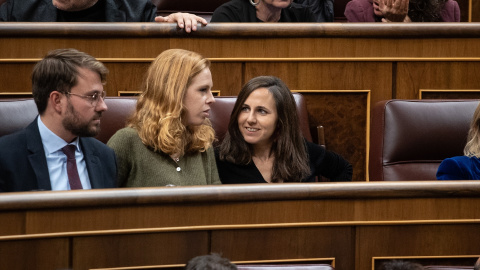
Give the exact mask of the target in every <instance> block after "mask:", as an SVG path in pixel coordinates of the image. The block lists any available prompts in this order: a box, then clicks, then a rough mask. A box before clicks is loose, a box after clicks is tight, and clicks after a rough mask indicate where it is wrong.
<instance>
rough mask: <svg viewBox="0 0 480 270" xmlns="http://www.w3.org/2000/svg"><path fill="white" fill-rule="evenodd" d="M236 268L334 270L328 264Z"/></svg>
mask: <svg viewBox="0 0 480 270" xmlns="http://www.w3.org/2000/svg"><path fill="white" fill-rule="evenodd" d="M237 268H238V270H335V269H334V268H333V267H332V266H331V265H329V264H244V265H241V264H239V265H237Z"/></svg>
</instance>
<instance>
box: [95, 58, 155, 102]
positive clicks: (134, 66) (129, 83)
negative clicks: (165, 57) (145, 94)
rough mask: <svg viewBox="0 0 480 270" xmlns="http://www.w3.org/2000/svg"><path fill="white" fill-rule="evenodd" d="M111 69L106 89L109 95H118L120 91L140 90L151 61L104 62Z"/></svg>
mask: <svg viewBox="0 0 480 270" xmlns="http://www.w3.org/2000/svg"><path fill="white" fill-rule="evenodd" d="M104 64H105V66H106V67H107V68H108V70H109V74H108V76H107V84H106V85H105V91H106V92H107V95H108V96H117V95H118V92H120V91H139V90H140V89H141V88H140V87H141V85H142V84H143V82H144V81H145V74H146V72H147V69H148V67H149V66H150V63H149V62H133V63H132V62H118V63H109V62H106V63H104Z"/></svg>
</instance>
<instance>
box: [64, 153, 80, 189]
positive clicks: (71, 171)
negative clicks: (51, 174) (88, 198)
mask: <svg viewBox="0 0 480 270" xmlns="http://www.w3.org/2000/svg"><path fill="white" fill-rule="evenodd" d="M75 148H76V147H75V145H71V144H67V145H66V146H65V147H63V148H62V151H63V153H65V155H66V156H67V174H68V182H69V183H70V189H83V187H82V183H81V182H80V177H79V176H78V170H77V161H76V160H75Z"/></svg>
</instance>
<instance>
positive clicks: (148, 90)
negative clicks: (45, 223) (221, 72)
mask: <svg viewBox="0 0 480 270" xmlns="http://www.w3.org/2000/svg"><path fill="white" fill-rule="evenodd" d="M209 67H210V62H209V61H208V60H207V59H205V58H203V57H202V56H200V55H199V54H197V53H194V52H190V51H186V50H181V49H171V50H167V51H164V52H163V53H161V54H160V55H159V56H158V57H157V58H156V59H155V60H154V61H153V63H152V64H151V66H150V67H149V69H148V71H147V76H146V80H145V83H144V85H143V89H142V94H141V96H140V97H139V99H138V102H137V107H136V110H135V112H134V114H133V116H132V117H131V118H130V119H129V121H128V123H127V127H126V128H123V129H121V130H119V131H118V132H117V133H115V134H114V135H113V136H112V138H111V139H110V140H109V141H108V146H110V147H111V148H113V150H114V151H115V153H116V155H117V159H118V177H119V179H118V181H119V186H121V187H151V186H166V185H175V186H186V185H208V184H220V180H219V177H218V172H217V167H216V164H215V156H214V152H213V149H212V142H213V140H214V138H215V134H214V130H213V128H212V127H211V124H210V121H209V119H208V118H207V117H208V116H209V111H210V104H212V103H213V102H215V100H214V98H213V95H212V92H211V89H212V85H213V83H212V75H211V73H210V69H209Z"/></svg>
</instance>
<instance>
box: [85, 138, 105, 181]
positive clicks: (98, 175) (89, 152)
mask: <svg viewBox="0 0 480 270" xmlns="http://www.w3.org/2000/svg"><path fill="white" fill-rule="evenodd" d="M90 139H91V138H82V137H80V146H81V147H82V151H83V155H84V157H85V163H86V164H87V171H88V177H89V178H90V185H92V189H94V188H103V187H105V184H104V183H103V169H102V164H101V162H100V158H99V156H98V154H97V151H96V150H95V147H93V145H91V144H90V141H89V140H90Z"/></svg>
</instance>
